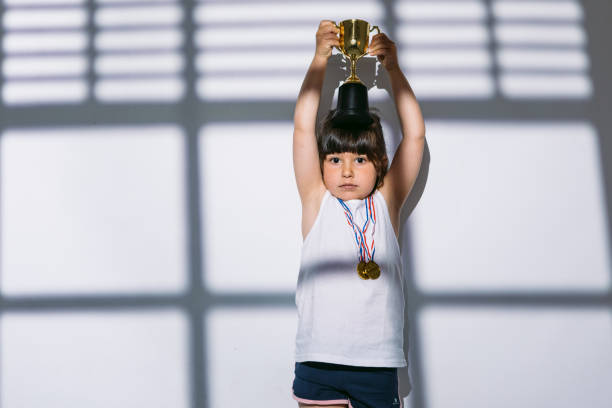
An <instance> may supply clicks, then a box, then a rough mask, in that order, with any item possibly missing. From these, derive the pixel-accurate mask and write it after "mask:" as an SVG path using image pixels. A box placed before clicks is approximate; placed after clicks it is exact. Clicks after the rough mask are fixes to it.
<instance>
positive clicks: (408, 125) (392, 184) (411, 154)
mask: <svg viewBox="0 0 612 408" xmlns="http://www.w3.org/2000/svg"><path fill="white" fill-rule="evenodd" d="M370 53H371V55H377V56H378V59H379V61H381V63H382V64H383V66H384V67H385V69H386V70H387V72H388V73H389V77H390V79H391V87H392V91H393V99H394V101H395V107H396V109H397V114H398V116H399V119H400V125H401V129H402V136H403V137H402V141H401V142H400V144H399V146H398V148H397V151H396V152H395V156H394V157H393V162H392V163H391V166H390V168H389V171H388V172H387V175H386V176H385V180H384V185H383V187H382V188H381V193H382V194H383V196H385V199H386V200H387V203H388V205H389V209H390V211H393V213H394V214H398V213H399V210H400V209H401V207H402V205H403V204H404V202H405V201H406V198H408V194H409V193H410V190H411V189H412V186H414V183H415V181H416V178H417V176H418V174H419V169H420V168H421V161H422V159H423V149H424V147H425V122H424V120H423V115H422V113H421V108H420V106H419V103H418V102H417V100H416V97H415V95H414V92H413V91H412V88H411V87H410V84H408V81H407V80H406V77H405V76H404V74H403V73H402V70H401V69H400V66H399V64H398V62H397V51H396V48H395V43H393V42H392V41H391V40H389V39H388V38H387V37H386V36H385V35H384V34H377V35H376V36H374V38H373V39H372V44H371V46H370Z"/></svg>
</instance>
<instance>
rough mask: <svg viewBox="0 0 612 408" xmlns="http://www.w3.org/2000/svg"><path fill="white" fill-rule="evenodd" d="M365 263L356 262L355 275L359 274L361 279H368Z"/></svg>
mask: <svg viewBox="0 0 612 408" xmlns="http://www.w3.org/2000/svg"><path fill="white" fill-rule="evenodd" d="M366 265H367V264H366V263H365V262H364V261H360V262H359V264H357V275H359V277H360V278H361V279H369V276H368V273H367V272H366Z"/></svg>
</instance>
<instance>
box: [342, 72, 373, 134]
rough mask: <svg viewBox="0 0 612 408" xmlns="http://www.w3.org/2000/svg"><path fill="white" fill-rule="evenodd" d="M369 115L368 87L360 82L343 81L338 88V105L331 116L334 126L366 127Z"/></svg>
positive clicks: (369, 121)
mask: <svg viewBox="0 0 612 408" xmlns="http://www.w3.org/2000/svg"><path fill="white" fill-rule="evenodd" d="M373 121H374V119H372V116H370V109H369V105H368V88H367V87H366V86H365V85H364V84H362V83H361V82H345V83H344V84H342V85H341V86H340V89H338V106H337V108H336V111H335V112H334V114H333V116H332V124H333V125H334V126H336V127H367V126H369V125H370V124H371V123H372V122H373Z"/></svg>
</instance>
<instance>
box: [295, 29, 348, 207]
mask: <svg viewBox="0 0 612 408" xmlns="http://www.w3.org/2000/svg"><path fill="white" fill-rule="evenodd" d="M338 31H339V30H338V29H337V28H336V26H335V25H334V23H333V22H331V21H329V20H323V21H321V23H320V24H319V28H318V30H317V34H316V39H317V42H316V50H315V55H314V57H313V59H312V62H311V63H310V67H309V68H308V72H306V77H305V78H304V82H303V83H302V88H301V89H300V93H299V95H298V99H297V102H296V104H295V113H294V118H293V124H294V129H293V170H294V172H295V179H296V182H297V187H298V192H299V194H300V198H301V200H302V204H303V205H304V204H306V203H307V202H310V201H312V200H313V199H314V197H313V195H316V194H317V193H319V192H320V191H321V190H322V189H323V179H322V177H321V170H320V167H319V153H318V150H317V141H316V136H315V129H316V121H317V110H318V109H319V100H320V99H321V88H322V86H323V78H324V77H325V69H326V67H327V59H328V58H329V57H330V56H331V53H332V48H333V46H334V45H335V46H339V45H340V43H339V41H338V36H337V33H338Z"/></svg>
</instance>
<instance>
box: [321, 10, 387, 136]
mask: <svg viewBox="0 0 612 408" xmlns="http://www.w3.org/2000/svg"><path fill="white" fill-rule="evenodd" d="M334 25H335V26H336V27H337V28H338V29H339V30H340V47H338V49H339V50H340V51H341V52H342V54H344V55H345V56H346V57H348V58H349V59H350V61H351V75H350V76H349V77H348V78H346V80H345V81H344V83H343V84H342V85H341V86H340V89H338V107H337V108H336V111H335V112H334V115H333V116H332V122H333V124H334V125H335V126H339V127H366V126H368V125H370V124H371V123H372V122H373V119H372V117H371V116H370V112H369V106H368V88H367V87H366V86H365V85H364V84H363V82H361V80H360V79H359V78H358V77H357V74H356V66H357V60H358V59H359V58H361V57H363V56H364V55H365V54H366V53H367V52H368V46H369V45H370V33H371V32H372V31H373V30H376V31H378V33H380V29H379V28H378V26H371V25H370V23H368V22H367V21H364V20H358V19H351V20H344V21H342V22H341V23H340V24H339V25H338V24H336V23H334Z"/></svg>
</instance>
